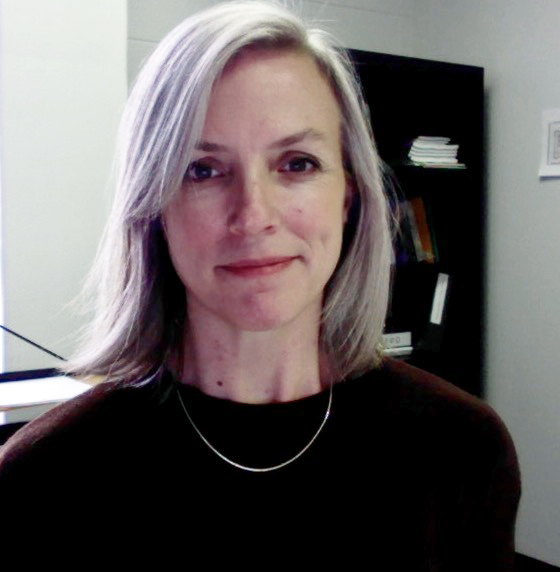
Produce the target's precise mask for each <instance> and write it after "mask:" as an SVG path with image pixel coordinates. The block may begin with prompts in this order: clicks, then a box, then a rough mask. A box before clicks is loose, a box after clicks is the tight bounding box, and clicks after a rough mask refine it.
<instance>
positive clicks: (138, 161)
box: [68, 0, 391, 381]
mask: <svg viewBox="0 0 560 572" xmlns="http://www.w3.org/2000/svg"><path fill="white" fill-rule="evenodd" d="M259 48H261V49H267V50H284V51H290V50H293V51H298V52H301V53H305V54H308V55H309V56H310V57H312V58H313V59H314V60H315V62H316V63H317V65H318V67H319V69H320V70H321V72H322V73H323V74H324V76H325V78H326V79H327V80H328V81H329V83H330V85H331V87H332V89H333V93H334V95H335V97H336V99H337V101H338V104H339V106H340V110H341V115H342V143H343V154H344V157H343V159H344V164H345V169H346V171H347V176H348V177H349V179H350V181H351V184H352V185H353V188H354V200H353V204H352V207H351V210H350V218H349V222H348V223H347V225H346V230H345V236H344V243H343V249H342V255H341V259H340V261H339V264H338V266H337V269H336V270H335V272H334V274H333V276H332V277H331V279H330V281H329V284H328V285H327V287H326V289H325V295H324V305H323V312H322V320H321V327H320V333H319V336H320V345H321V348H322V350H323V351H325V352H326V353H327V354H328V355H329V357H330V359H331V361H332V362H333V363H334V366H335V368H336V370H337V372H338V375H339V377H340V378H341V379H342V378H346V377H352V376H355V375H357V374H359V373H361V372H363V371H364V370H367V369H369V368H372V367H375V366H376V365H377V364H378V363H379V361H380V358H381V353H380V345H379V342H380V338H381V334H382V331H383V327H384V322H385V316H386V311H387V300H388V290H389V277H390V264H391V239H390V232H389V217H388V207H387V201H386V198H385V194H384V191H383V185H382V181H381V174H380V161H379V158H378V155H377V152H376V149H375V144H374V139H373V135H372V133H371V127H370V125H369V121H368V119H367V115H366V108H365V104H364V99H363V96H362V94H361V88H360V86H359V83H358V81H357V79H356V76H355V73H354V70H353V67H352V65H351V63H350V61H349V58H348V56H347V54H346V53H345V52H344V51H343V50H341V49H339V48H337V45H336V42H335V41H334V40H333V38H332V37H331V36H330V35H329V34H328V33H326V32H325V31H323V30H321V29H318V28H315V27H311V26H308V25H306V24H305V23H304V22H303V21H302V20H301V19H300V18H299V17H297V16H296V15H295V14H293V13H292V12H290V11H289V10H286V9H285V8H282V7H281V6H279V5H277V4H274V3H270V2H263V1H259V0H250V1H242V2H226V3H223V4H219V5H217V6H215V7H213V8H210V9H208V10H206V11H203V12H200V13H198V14H195V15H194V16H192V17H190V18H188V19H187V20H185V21H184V22H183V23H182V24H180V25H179V26H177V28H175V29H174V30H173V31H172V32H171V33H170V34H169V35H168V36H166V37H165V38H164V40H163V41H162V42H161V43H160V44H159V46H158V47H157V48H156V50H155V51H154V53H153V54H152V55H151V57H150V58H149V59H148V61H147V62H146V64H145V65H144V67H143V69H142V71H141V72H140V74H139V76H138V78H137V80H136V82H135V85H134V87H133V89H132V92H131V94H130V97H129V99H128V102H127V105H126V107H125V111H124V114H123V118H122V122H121V126H120V130H119V139H118V148H117V181H116V191H115V197H114V203H113V208H112V211H111V213H110V216H109V220H108V223H107V226H106V229H105V233H104V237H103V240H102V243H101V246H100V249H99V252H98V255H97V258H96V261H95V264H94V267H93V269H92V272H91V274H90V279H89V282H88V285H87V288H86V297H87V299H88V300H90V301H92V304H93V313H94V317H93V320H92V323H91V324H90V325H89V327H88V329H87V330H86V332H85V336H84V339H83V343H82V345H81V347H80V348H79V350H78V352H77V353H76V355H75V356H74V358H73V359H72V361H71V362H70V364H69V366H68V371H69V372H71V373H73V374H79V375H90V374H98V375H103V376H105V377H106V378H107V379H123V380H129V381H137V380H142V379H144V378H146V377H147V376H149V375H153V374H157V373H158V372H161V371H162V370H163V369H164V368H169V367H172V364H173V363H177V360H180V359H181V352H182V350H183V337H184V332H185V328H186V327H187V325H188V323H187V321H188V316H187V312H186V293H185V289H184V286H183V284H182V283H181V281H180V280H179V278H178V276H177V274H176V273H175V270H174V268H173V265H172V263H171V260H170V257H169V253H168V249H167V244H166V242H165V238H164V234H163V231H162V224H161V215H162V212H163V211H164V209H165V208H166V206H167V205H168V204H169V202H170V200H171V199H172V197H173V196H174V194H175V193H176V192H177V191H178V190H179V189H180V187H181V182H182V179H183V176H184V173H185V171H186V169H187V165H188V164H189V163H190V161H191V157H192V154H193V147H194V145H195V143H196V141H198V140H199V139H200V136H201V134H202V130H203V127H204V122H205V119H206V113H207V109H208V104H209V100H210V96H211V92H212V88H213V86H214V85H215V83H216V81H217V80H218V79H219V78H220V75H221V74H222V73H223V72H224V69H225V68H226V66H227V65H228V63H229V62H231V61H232V58H234V57H236V56H238V55H239V54H241V53H242V52H243V51H244V50H247V49H259Z"/></svg>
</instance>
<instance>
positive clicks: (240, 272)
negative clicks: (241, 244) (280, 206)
mask: <svg viewBox="0 0 560 572" xmlns="http://www.w3.org/2000/svg"><path fill="white" fill-rule="evenodd" d="M296 258H297V256H272V257H267V258H250V259H244V260H236V261H235V262H230V263H228V264H224V265H221V266H218V269H219V270H222V271H224V272H227V273H228V274H230V275H233V276H239V277H244V278H251V277H258V276H269V275H270V274H276V273H277V272H282V271H283V270H285V269H286V268H288V267H289V266H290V265H291V264H292V262H294V260H296Z"/></svg>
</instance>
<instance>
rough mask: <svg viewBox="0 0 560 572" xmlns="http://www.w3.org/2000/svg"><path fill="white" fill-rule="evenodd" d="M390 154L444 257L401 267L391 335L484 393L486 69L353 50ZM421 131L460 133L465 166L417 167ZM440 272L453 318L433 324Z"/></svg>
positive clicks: (394, 174)
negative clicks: (413, 151) (402, 335)
mask: <svg viewBox="0 0 560 572" xmlns="http://www.w3.org/2000/svg"><path fill="white" fill-rule="evenodd" d="M350 55H351V58H352V59H353V61H354V63H355V66H356V70H357V72H358V75H359V77H360V79H361V82H362V86H363V90H364V94H365V97H366V101H367V103H368V106H369V113H370V119H371V124H372V128H373V132H374V136H375V139H376V143H377V147H378V151H379V154H380V156H381V158H382V159H383V161H384V163H385V164H386V166H387V172H388V173H390V178H391V179H392V181H393V187H394V190H395V195H396V197H397V198H398V199H399V200H401V201H403V200H407V199H411V198H413V197H417V196H420V197H422V201H423V203H424V204H425V206H426V211H427V213H428V222H429V226H430V230H431V233H432V236H433V238H434V240H435V243H436V246H437V252H438V257H437V261H436V262H435V263H427V262H417V261H413V262H408V263H406V264H395V272H394V284H393V294H392V300H391V309H390V314H389V317H388V321H387V327H386V331H387V332H395V331H410V332H411V334H412V345H413V347H414V350H413V352H412V354H411V355H410V357H408V358H407V359H408V361H410V362H411V363H412V364H414V365H418V366H419V367H423V368H424V369H427V370H428V371H432V372H433V373H435V374H437V375H440V376H442V377H444V378H445V379H447V380H448V381H451V382H452V383H454V384H456V385H458V386H459V387H461V388H463V389H466V390H467V391H469V392H471V393H474V394H477V395H481V394H482V393H483V387H482V368H483V360H484V351H483V348H484V331H483V310H484V308H483V268H484V260H483V258H484V256H483V255H484V222H485V192H484V180H483V158H484V154H483V70H482V68H478V67H473V66H465V65H457V64H449V63H443V62H436V61H428V60H422V59H418V58H408V57H401V56H394V55H387V54H380V53H372V52H363V51H358V50H350ZM420 135H431V136H445V137H450V138H451V140H452V142H453V143H458V144H459V155H458V159H459V161H460V162H462V163H464V164H465V165H466V168H465V169H445V168H430V167H421V166H416V165H414V164H413V163H411V161H410V160H409V159H408V151H409V149H410V145H411V143H412V141H413V140H414V139H415V138H416V137H417V136H420ZM439 273H445V274H447V275H448V276H449V287H448V290H447V299H446V303H445V307H444V313H443V321H442V322H441V324H439V325H435V324H433V323H431V322H430V313H431V307H432V301H433V295H434V288H435V285H436V281H437V277H438V274H439Z"/></svg>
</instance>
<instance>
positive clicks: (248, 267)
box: [164, 51, 350, 331]
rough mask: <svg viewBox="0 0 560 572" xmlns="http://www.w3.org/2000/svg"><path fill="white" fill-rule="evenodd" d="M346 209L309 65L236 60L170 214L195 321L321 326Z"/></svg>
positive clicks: (303, 59)
mask: <svg viewBox="0 0 560 572" xmlns="http://www.w3.org/2000/svg"><path fill="white" fill-rule="evenodd" d="M349 201H350V189H349V186H348V184H347V181H346V177H345V173H344V169H343V162H342V144H341V116H340V111H339V107H338V104H337V101H336V99H335V97H334V95H333V93H332V90H331V88H330V86H329V84H328V83H327V81H326V80H325V79H324V77H323V76H322V75H321V73H320V72H319V70H318V68H317V65H316V64H315V63H314V61H313V60H312V59H311V58H310V57H309V56H307V55H302V54H300V53H295V52H270V51H254V52H248V53H246V54H244V55H242V56H241V57H240V58H238V59H237V60H235V62H234V63H233V64H232V65H231V66H230V67H228V68H227V69H226V71H225V73H224V75H223V76H222V77H221V79H220V80H219V81H218V83H217V84H216V86H215V88H214V90H213V92H212V96H211V99H210V106H209V109H208V114H207V117H206V122H205V125H204V130H203V134H202V139H201V141H199V142H198V143H197V145H196V151H195V154H194V158H193V161H192V163H191V164H190V166H189V167H188V169H187V172H186V174H185V179H184V183H183V186H182V189H181V190H180V192H179V193H178V194H177V196H176V197H175V199H174V200H173V201H172V203H171V204H170V205H169V207H168V208H167V209H166V211H165V212H164V225H165V230H166V236H167V242H168V245H169V251H170V254H171V258H172V260H173V264H174V266H175V269H176V271H177V273H178V275H179V277H180V278H181V280H182V282H183V284H184V285H185V288H186V290H187V304H188V312H189V317H190V318H191V320H192V319H193V318H197V317H201V318H203V319H204V320H208V319H210V320H218V321H220V322H221V323H223V324H225V325H227V326H230V327H233V328H235V329H239V330H249V331H264V330H271V329H275V328H281V327H284V326H286V325H288V324H296V325H297V324H298V323H299V324H300V325H304V324H309V320H313V321H314V323H316V322H317V321H318V318H319V315H320V311H321V306H322V297H323V290H324V287H325V285H326V283H327V281H328V280H329V278H330V277H331V275H332V273H333V271H334V269H335V266H336V264H337V262H338V259H339V256H340V250H341V243H342V230H343V225H344V222H345V219H346V213H347V207H348V203H349ZM194 323H195V324H196V320H195V321H194Z"/></svg>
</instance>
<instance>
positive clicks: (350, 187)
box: [343, 178, 356, 224]
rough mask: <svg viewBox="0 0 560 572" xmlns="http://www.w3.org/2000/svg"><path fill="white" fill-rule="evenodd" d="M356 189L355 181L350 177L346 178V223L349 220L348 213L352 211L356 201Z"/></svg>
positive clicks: (344, 220) (344, 219)
mask: <svg viewBox="0 0 560 572" xmlns="http://www.w3.org/2000/svg"><path fill="white" fill-rule="evenodd" d="M355 193H356V190H355V189H354V182H353V181H352V180H350V178H347V179H346V192H345V193H344V217H343V222H344V224H346V223H347V222H348V213H349V212H350V207H351V206H352V202H353V201H354V194H355Z"/></svg>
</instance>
